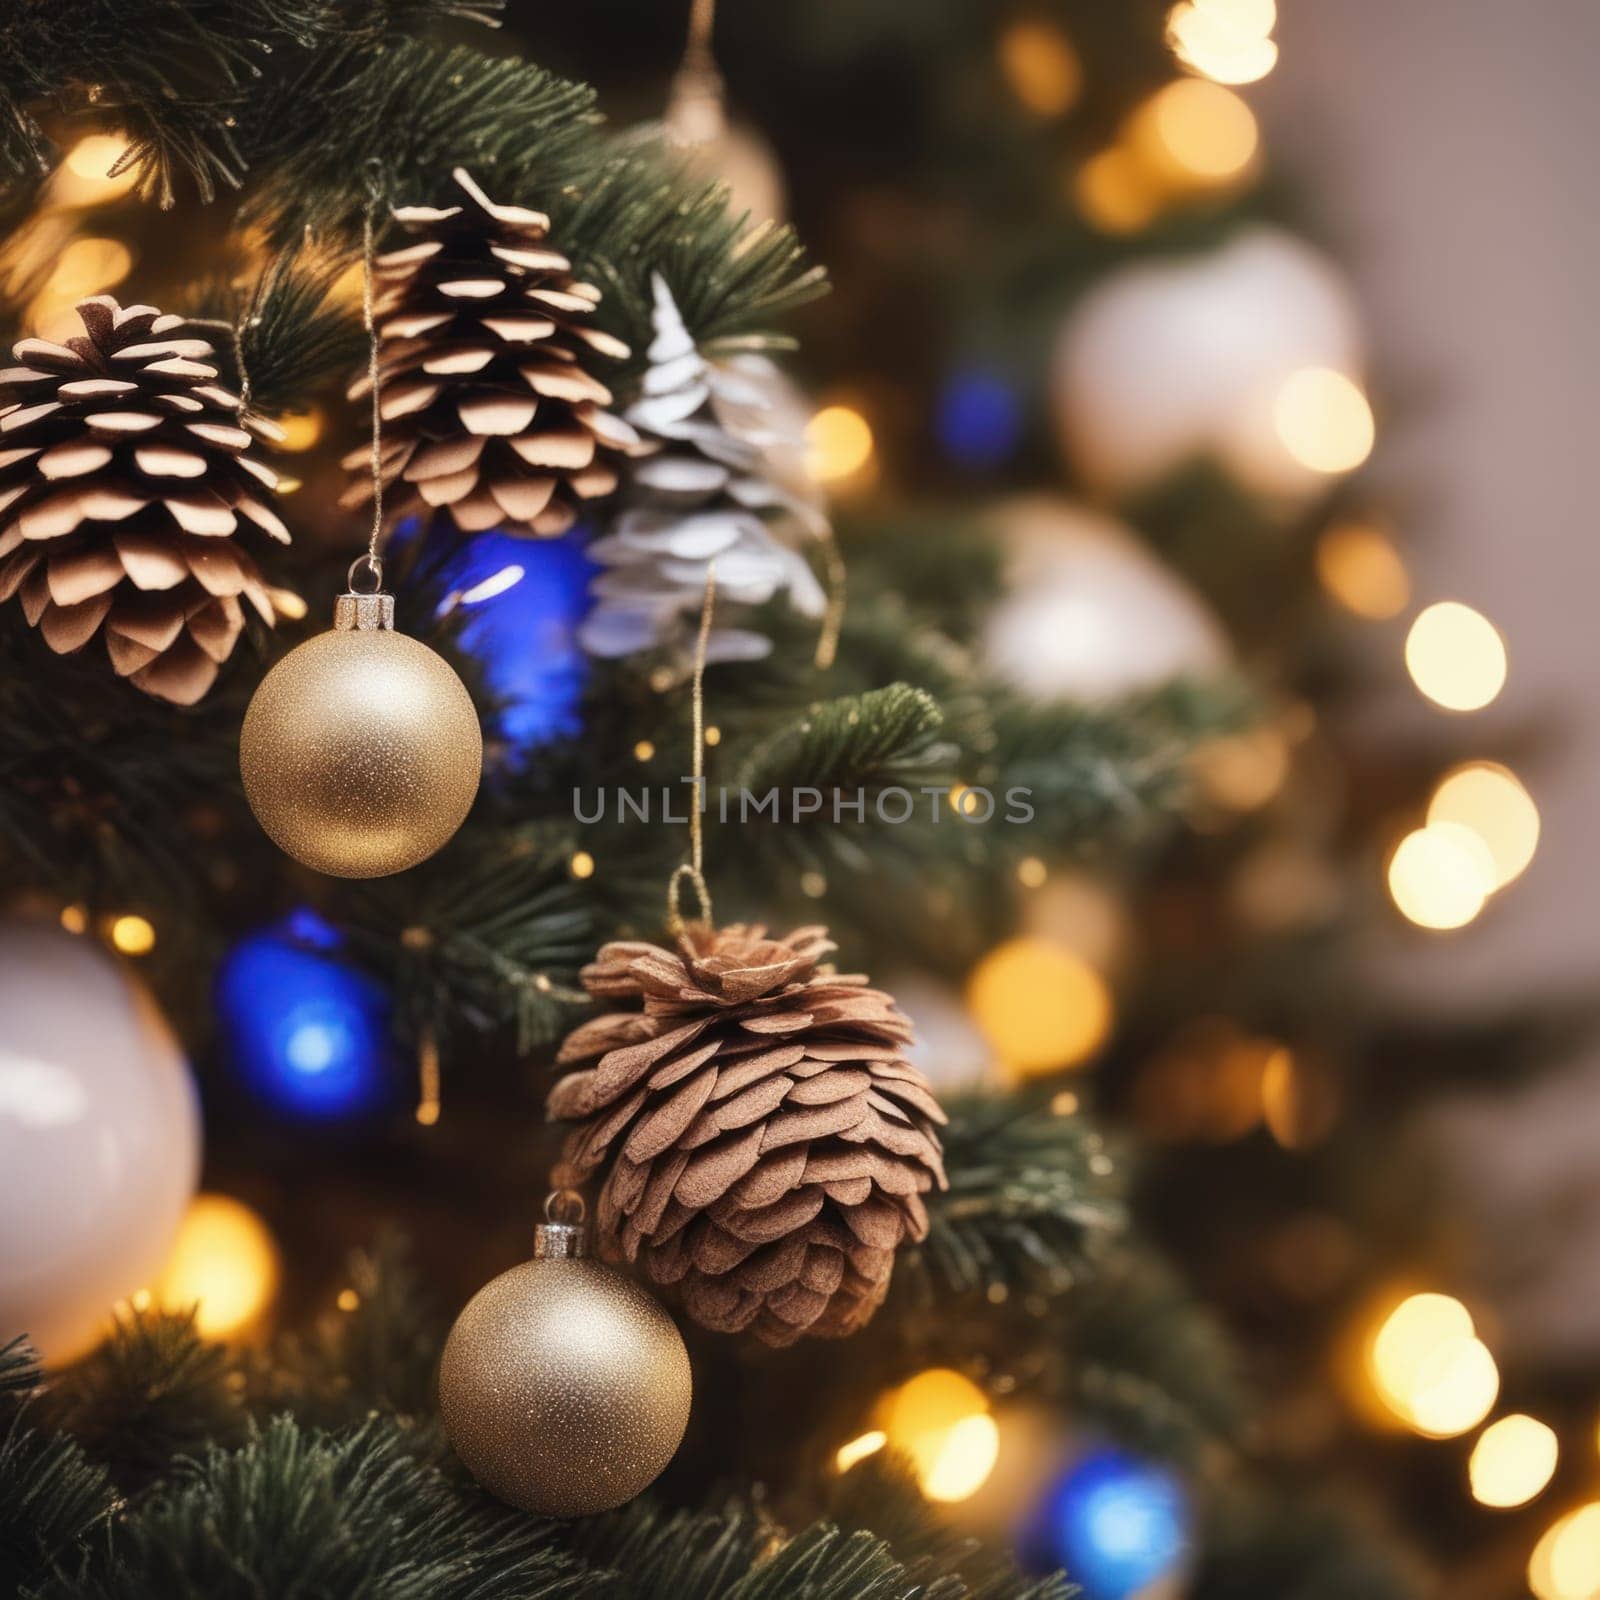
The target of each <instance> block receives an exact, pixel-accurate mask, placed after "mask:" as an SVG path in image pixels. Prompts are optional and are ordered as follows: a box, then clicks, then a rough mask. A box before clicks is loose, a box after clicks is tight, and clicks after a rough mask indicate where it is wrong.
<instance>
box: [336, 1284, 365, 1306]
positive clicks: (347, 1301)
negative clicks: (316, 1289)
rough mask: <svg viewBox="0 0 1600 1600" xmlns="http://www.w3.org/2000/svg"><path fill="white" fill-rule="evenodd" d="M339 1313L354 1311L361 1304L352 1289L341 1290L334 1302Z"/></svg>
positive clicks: (359, 1297) (359, 1298)
mask: <svg viewBox="0 0 1600 1600" xmlns="http://www.w3.org/2000/svg"><path fill="white" fill-rule="evenodd" d="M334 1304H335V1305H336V1306H338V1308H339V1309H340V1310H341V1311H354V1310H355V1309H356V1307H357V1306H359V1305H360V1304H361V1296H360V1295H358V1294H357V1293H356V1292H355V1290H354V1289H341V1290H340V1291H339V1297H338V1299H336V1300H335V1301H334Z"/></svg>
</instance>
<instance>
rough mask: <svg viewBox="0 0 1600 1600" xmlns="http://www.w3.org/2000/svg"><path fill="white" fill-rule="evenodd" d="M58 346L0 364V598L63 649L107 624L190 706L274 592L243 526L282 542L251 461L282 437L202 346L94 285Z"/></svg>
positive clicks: (24, 348)
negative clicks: (251, 411)
mask: <svg viewBox="0 0 1600 1600" xmlns="http://www.w3.org/2000/svg"><path fill="white" fill-rule="evenodd" d="M78 315H79V317H80V318H81V319H82V321H83V327H84V332H83V334H82V335H80V336H75V337H73V338H71V339H69V340H68V341H67V342H66V343H65V344H54V343H52V342H51V341H50V340H48V339H24V340H22V342H21V343H20V344H18V345H17V346H16V348H15V349H14V350H13V352H12V355H13V358H14V359H15V360H17V361H19V362H21V363H23V365H21V366H16V367H11V368H8V369H7V370H5V371H4V372H0V601H4V600H9V599H10V598H11V597H12V596H13V595H16V594H19V593H20V596H21V600H22V609H23V612H24V613H25V614H26V616H27V619H28V622H29V623H30V625H32V626H33V627H36V628H38V629H39V631H40V633H42V634H43V635H44V638H45V641H46V642H47V643H48V644H49V646H50V648H51V649H52V650H55V651H57V652H59V653H62V654H65V653H66V652H68V651H71V650H77V649H79V648H80V647H81V646H83V645H85V644H87V643H88V642H89V641H90V640H91V639H92V638H93V637H94V636H95V634H96V632H98V631H102V630H103V632H104V634H105V641H106V650H107V652H108V654H109V655H110V657H111V665H112V667H113V668H114V669H115V670H116V672H117V674H118V675H119V676H121V677H126V678H131V679H132V681H133V682H134V683H135V684H137V685H138V686H139V688H141V689H143V690H144V691H145V692H146V693H147V694H153V695H157V696H159V697H160V698H161V699H163V700H172V701H176V702H177V703H178V704H179V705H192V704H193V703H194V702H195V701H196V700H198V699H199V698H200V697H201V695H203V694H204V693H205V692H206V690H207V689H209V688H210V687H211V684H212V681H213V680H214V679H215V678H216V675H217V668H218V666H219V665H220V664H221V663H222V662H224V661H226V660H227V659H228V657H229V655H231V654H232V652H233V647H234V645H235V643H237V641H238V638H239V634H240V632H241V631H242V630H243V628H244V610H243V608H242V606H241V605H240V600H241V597H242V598H243V599H245V600H248V601H249V602H250V604H251V605H252V606H253V607H254V608H255V610H256V611H257V613H258V614H259V615H260V617H261V619H262V621H264V622H266V623H268V624H270V623H271V622H272V620H273V614H272V602H271V600H270V599H269V598H268V595H267V591H266V588H265V587H264V585H263V583H262V581H261V573H260V571H259V569H258V568H257V566H256V563H255V561H254V559H253V558H252V556H251V555H250V553H249V551H248V550H246V549H245V548H244V546H243V545H242V544H241V543H240V542H239V540H238V539H236V538H233V537H231V536H232V535H233V534H235V533H238V532H240V531H242V530H243V529H245V528H246V527H253V528H254V530H255V531H257V532H259V533H265V534H267V535H269V536H270V537H271V538H273V539H278V540H281V541H283V542H285V543H286V542H287V541H288V538H289V530H288V529H287V528H286V527H284V525H283V523H282V522H281V521H280V520H279V518H278V516H277V513H276V512H274V511H273V510H272V508H271V507H270V506H269V505H268V504H267V494H268V492H270V491H271V490H272V489H273V488H275V487H276V486H277V482H278V477H277V474H276V473H275V472H273V470H272V469H271V468H270V467H269V466H267V465H266V464H265V463H264V462H261V461H258V460H256V459H255V458H254V457H252V456H251V455H249V454H248V453H247V452H248V450H249V447H250V444H251V442H252V440H251V435H252V434H255V435H257V436H260V437H274V436H276V435H277V429H276V428H274V427H273V426H272V424H270V423H267V422H264V421H262V420H261V419H260V418H257V417H249V416H241V414H240V403H239V397H238V396H237V395H234V394H230V393H229V392H228V391H227V390H226V389H224V388H222V387H221V386H220V385H219V384H218V383H217V381H216V379H217V369H216V368H215V367H214V366H211V365H209V364H208V361H207V358H208V357H210V356H211V355H212V354H213V351H212V347H211V345H210V344H208V343H207V342H206V341H205V340H204V339H199V338H195V337H192V336H189V335H180V333H179V330H180V329H182V328H183V327H184V326H185V324H184V319H183V318H182V317H174V316H162V314H161V313H160V312H159V311H157V310H156V309H155V308H154V307H153V306H119V305H118V304H117V302H116V301H115V300H113V299H112V298H111V296H110V295H97V296H95V298H94V299H92V300H85V301H84V302H83V303H82V304H81V305H80V306H79V307H78Z"/></svg>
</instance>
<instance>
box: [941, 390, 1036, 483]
mask: <svg viewBox="0 0 1600 1600" xmlns="http://www.w3.org/2000/svg"><path fill="white" fill-rule="evenodd" d="M934 431H935V432H936V433H937V435H938V437H939V442H940V444H942V445H943V446H944V449H945V452H946V454H948V455H949V456H950V458H951V459H952V460H953V461H955V462H957V463H959V464H960V465H961V466H963V467H973V468H979V469H981V468H985V467H997V466H999V465H1000V463H1001V462H1003V461H1004V460H1005V459H1006V458H1007V457H1008V456H1010V455H1011V453H1012V452H1013V451H1014V450H1015V449H1016V448H1017V443H1018V441H1019V440H1020V439H1021V437H1022V401H1021V399H1020V397H1019V396H1018V394H1017V392H1016V389H1015V388H1014V387H1013V386H1012V385H1011V384H1010V383H1009V382H1007V380H1006V379H1004V378H1002V377H1000V376H999V374H997V373H995V372H992V371H986V370H984V369H982V368H972V369H969V370H967V371H963V372H957V373H955V374H954V375H953V376H952V377H951V378H950V379H949V380H948V381H947V382H946V383H945V385H944V388H943V389H942V390H941V391H940V393H939V402H938V409H937V411H936V413H935V416H934Z"/></svg>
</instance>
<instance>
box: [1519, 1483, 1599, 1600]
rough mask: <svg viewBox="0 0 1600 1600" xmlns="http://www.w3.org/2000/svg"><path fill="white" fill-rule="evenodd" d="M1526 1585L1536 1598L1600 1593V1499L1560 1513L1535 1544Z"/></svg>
mask: <svg viewBox="0 0 1600 1600" xmlns="http://www.w3.org/2000/svg"><path fill="white" fill-rule="evenodd" d="M1528 1587H1529V1588H1530V1589H1532V1590H1533V1592H1534V1594H1535V1595H1536V1596H1537V1597H1538V1600H1595V1597H1596V1596H1597V1595H1600V1502H1596V1503H1594V1504H1592V1505H1586V1506H1584V1507H1582V1508H1581V1509H1580V1510H1577V1511H1574V1512H1571V1513H1570V1514H1569V1515H1567V1516H1565V1517H1563V1518H1562V1519H1561V1520H1560V1521H1559V1522H1558V1523H1556V1525H1555V1526H1554V1527H1553V1528H1551V1529H1550V1531H1549V1532H1548V1533H1547V1534H1546V1535H1545V1536H1544V1538H1542V1539H1541V1540H1540V1541H1539V1543H1538V1545H1537V1546H1536V1547H1535V1549H1534V1552H1533V1557H1532V1559H1531V1560H1530V1561H1529V1562H1528Z"/></svg>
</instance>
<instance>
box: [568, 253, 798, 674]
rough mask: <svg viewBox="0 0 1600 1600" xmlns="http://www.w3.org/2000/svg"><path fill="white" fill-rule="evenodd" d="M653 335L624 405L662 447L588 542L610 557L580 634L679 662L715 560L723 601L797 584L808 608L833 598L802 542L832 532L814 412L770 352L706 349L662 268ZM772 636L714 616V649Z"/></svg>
mask: <svg viewBox="0 0 1600 1600" xmlns="http://www.w3.org/2000/svg"><path fill="white" fill-rule="evenodd" d="M654 283H655V339H654V341H653V342H652V343H651V346H650V366H649V369H648V370H647V371H646V373H645V377H644V384H643V394H642V396H641V398H640V399H639V400H638V402H637V403H636V404H634V405H633V406H632V407H631V408H630V409H629V410H628V412H627V420H628V421H629V422H630V423H632V424H633V426H634V427H635V428H636V429H637V430H638V432H639V434H640V436H641V438H642V439H643V440H644V442H645V444H646V445H647V446H654V451H653V453H652V454H651V455H650V456H649V457H648V458H647V459H645V460H642V461H640V462H638V463H637V464H636V465H635V466H634V467H633V468H632V470H631V471H630V472H629V474H628V481H627V489H626V495H627V506H626V508H625V509H624V510H623V511H622V513H621V514H620V515H619V516H618V517H617V519H616V522H615V525H614V526H613V528H612V531H611V532H610V533H609V534H608V535H607V537H606V538H604V539H600V540H598V541H596V543H594V544H593V545H591V546H590V549H589V554H590V555H591V556H592V557H593V558H594V559H595V560H596V561H598V562H599V563H600V564H601V565H602V566H604V567H605V568H606V571H604V572H603V573H601V574H600V576H599V577H598V578H597V579H596V580H595V583H594V587H593V592H594V595H595V600H596V603H595V606H594V609H593V610H592V611H591V612H590V614H589V616H588V617H587V618H586V619H585V620H584V624H583V627H582V629H581V631H580V633H579V638H580V640H581V642H582V643H583V645H584V648H585V649H587V650H588V651H589V652H590V653H591V654H592V655H597V656H625V655H632V654H634V653H635V652H636V651H640V650H650V649H655V648H661V647H664V648H666V649H667V650H668V651H670V652H671V653H672V654H673V655H674V657H675V658H676V660H677V664H678V665H679V666H683V665H685V664H686V663H687V661H688V659H689V655H690V651H691V647H692V645H693V642H694V637H695V630H696V626H697V619H698V617H699V613H700V606H701V601H702V599H703V598H704V595H705V588H706V569H707V567H708V566H710V564H711V563H712V562H713V561H715V562H716V568H717V615H718V616H719V617H725V616H727V615H728V609H729V607H730V606H733V607H737V606H740V605H747V606H756V605H761V604H763V603H765V602H766V601H768V600H770V599H772V597H773V596H774V595H777V594H781V593H783V592H785V591H787V593H788V596H789V602H790V604H791V605H792V606H793V607H794V608H795V610H796V611H799V612H800V613H801V614H802V615H805V616H810V617H820V616H821V615H822V613H823V611H824V609H825V607H826V599H825V597H824V595H823V593H822V589H821V587H820V585H819V584H818V583H817V580H816V577H815V575H814V574H813V573H812V571H811V568H810V567H809V566H808V565H807V564H806V560H805V558H804V556H802V555H801V554H800V552H799V550H798V549H796V548H795V546H796V545H797V544H798V542H799V541H800V540H802V539H804V538H808V537H810V538H816V537H818V536H820V535H822V534H825V533H826V532H827V519H826V517H825V515H824V514H823V511H822V507H821V501H820V497H819V496H818V494H817V493H816V489H815V486H814V485H813V484H812V483H811V481H810V478H809V476H808V474H807V472H806V470H805V442H804V437H803V433H804V419H803V417H802V416H801V415H800V408H799V407H798V406H789V405H786V404H785V403H784V402H785V398H786V397H785V394H784V392H783V387H782V386H783V377H782V374H781V373H780V372H779V371H778V369H777V368H776V367H774V366H773V365H772V363H771V362H770V361H767V360H765V359H764V358H763V357H761V356H757V355H744V356H738V357H735V358H733V359H732V360H729V361H723V362H713V361H709V360H707V359H706V358H705V357H704V356H703V355H701V353H700V352H699V350H698V349H696V347H695V343H694V340H693V339H692V338H691V337H690V336H689V332H688V329H686V328H685V327H684V324H683V318H682V317H681V316H680V315H679V313H678V307H677V305H676V304H675V302H674V301H673V298H672V291H671V290H670V289H669V288H668V287H667V284H666V282H665V280H664V279H662V278H661V277H660V276H659V275H657V276H656V278H655V280H654ZM771 649H772V641H771V640H770V639H769V638H768V637H767V636H766V635H765V634H764V633H760V632H758V631H756V630H755V629H753V628H750V627H743V628H737V627H723V626H719V627H717V628H715V629H714V630H713V631H712V633H711V637H710V639H709V641H708V644H707V649H706V659H707V660H708V661H746V660H754V659H757V658H759V657H761V656H764V655H766V654H767V653H768V652H769V651H770V650H771Z"/></svg>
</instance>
